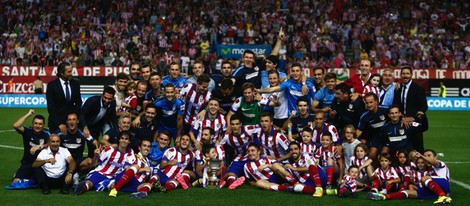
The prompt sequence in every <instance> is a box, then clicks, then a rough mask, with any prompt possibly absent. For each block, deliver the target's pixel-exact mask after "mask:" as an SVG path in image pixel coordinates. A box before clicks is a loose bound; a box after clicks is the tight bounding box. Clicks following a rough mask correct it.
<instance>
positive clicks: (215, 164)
mask: <svg viewBox="0 0 470 206" xmlns="http://www.w3.org/2000/svg"><path fill="white" fill-rule="evenodd" d="M220 165H221V161H220V160H219V159H216V158H212V159H210V160H209V168H210V169H211V171H210V174H211V176H210V177H209V179H208V181H207V187H208V188H210V187H212V188H217V186H218V185H219V182H220V179H219V178H218V177H217V172H218V171H220Z"/></svg>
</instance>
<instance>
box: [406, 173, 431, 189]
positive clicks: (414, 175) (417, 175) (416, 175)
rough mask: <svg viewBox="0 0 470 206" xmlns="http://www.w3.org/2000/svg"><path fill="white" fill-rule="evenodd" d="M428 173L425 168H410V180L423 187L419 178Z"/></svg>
mask: <svg viewBox="0 0 470 206" xmlns="http://www.w3.org/2000/svg"><path fill="white" fill-rule="evenodd" d="M428 175H429V174H428V171H426V170H418V169H412V170H411V171H410V180H411V182H412V183H413V184H414V185H415V186H417V187H421V188H423V183H422V182H421V179H423V177H424V176H428Z"/></svg>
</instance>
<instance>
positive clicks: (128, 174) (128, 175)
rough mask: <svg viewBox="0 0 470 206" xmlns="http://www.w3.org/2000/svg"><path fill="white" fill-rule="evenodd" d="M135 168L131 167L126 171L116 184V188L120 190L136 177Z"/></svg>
mask: <svg viewBox="0 0 470 206" xmlns="http://www.w3.org/2000/svg"><path fill="white" fill-rule="evenodd" d="M134 170H135V168H134V167H131V168H129V169H128V170H126V172H124V175H123V176H122V177H121V179H119V181H118V182H117V183H116V185H115V186H114V189H116V190H117V191H119V190H121V188H122V187H123V186H124V185H126V184H127V183H128V182H129V181H131V180H132V178H134V175H135V172H136V171H134Z"/></svg>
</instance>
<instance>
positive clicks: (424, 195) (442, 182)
mask: <svg viewBox="0 0 470 206" xmlns="http://www.w3.org/2000/svg"><path fill="white" fill-rule="evenodd" d="M432 181H434V182H436V183H437V184H438V185H439V187H441V189H442V190H443V191H444V192H445V193H446V194H447V195H449V193H450V184H449V181H448V180H447V179H445V178H439V177H433V178H432ZM418 198H419V199H423V200H430V199H437V198H439V195H437V194H436V193H434V192H433V191H432V190H430V189H429V188H427V187H425V188H422V187H418Z"/></svg>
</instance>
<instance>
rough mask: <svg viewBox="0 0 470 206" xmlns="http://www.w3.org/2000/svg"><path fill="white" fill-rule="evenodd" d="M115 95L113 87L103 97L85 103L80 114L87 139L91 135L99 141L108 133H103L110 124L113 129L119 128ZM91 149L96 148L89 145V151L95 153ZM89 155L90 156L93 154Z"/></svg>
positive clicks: (105, 91) (108, 88)
mask: <svg viewBox="0 0 470 206" xmlns="http://www.w3.org/2000/svg"><path fill="white" fill-rule="evenodd" d="M115 93H116V91H115V90H114V89H113V88H112V87H106V88H105V89H104V90H103V94H102V95H101V96H93V97H90V98H88V99H87V100H86V101H85V103H84V104H83V107H82V111H81V113H80V122H81V123H82V126H83V135H84V136H85V138H89V136H90V135H91V136H92V137H93V138H94V139H99V136H100V135H101V134H102V133H104V132H106V131H103V127H104V125H105V124H109V125H110V126H111V128H113V127H117V118H116V100H115V99H114V94H115ZM90 147H94V146H93V145H90V144H88V151H93V150H94V148H90ZM88 154H89V156H90V154H91V152H90V153H88Z"/></svg>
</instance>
